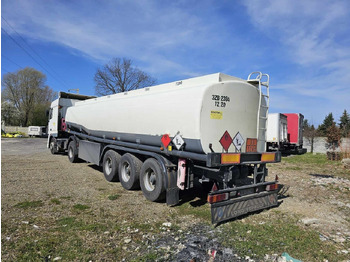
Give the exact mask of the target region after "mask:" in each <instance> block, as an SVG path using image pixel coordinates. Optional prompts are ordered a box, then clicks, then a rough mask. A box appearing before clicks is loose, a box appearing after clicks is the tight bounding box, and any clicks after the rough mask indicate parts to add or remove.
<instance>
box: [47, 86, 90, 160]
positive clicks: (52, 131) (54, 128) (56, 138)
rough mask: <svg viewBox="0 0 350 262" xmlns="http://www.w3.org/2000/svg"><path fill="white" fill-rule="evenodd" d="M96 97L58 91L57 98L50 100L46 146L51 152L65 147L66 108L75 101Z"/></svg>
mask: <svg viewBox="0 0 350 262" xmlns="http://www.w3.org/2000/svg"><path fill="white" fill-rule="evenodd" d="M91 98H96V97H95V96H86V95H79V94H71V93H65V92H60V93H59V95H58V98H57V99H56V100H54V101H52V103H51V106H50V111H49V123H48V130H47V134H48V138H47V147H48V148H50V151H51V153H53V154H55V153H57V152H60V151H64V150H65V149H66V145H65V144H66V143H64V142H65V141H66V133H65V132H64V131H65V129H66V125H65V116H66V112H67V108H68V107H71V106H73V105H74V104H75V103H76V102H77V101H81V100H86V99H91Z"/></svg>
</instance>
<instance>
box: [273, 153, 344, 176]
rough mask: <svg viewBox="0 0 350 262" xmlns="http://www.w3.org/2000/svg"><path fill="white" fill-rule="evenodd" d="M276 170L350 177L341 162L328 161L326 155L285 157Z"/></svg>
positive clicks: (275, 165) (276, 165) (309, 154)
mask: <svg viewBox="0 0 350 262" xmlns="http://www.w3.org/2000/svg"><path fill="white" fill-rule="evenodd" d="M273 166H274V167H275V168H283V169H285V170H295V171H305V172H312V173H314V172H319V173H320V174H324V175H332V176H334V177H340V178H347V179H349V177H350V171H349V170H345V169H344V168H343V166H342V164H341V162H340V161H330V160H327V156H326V155H325V154H319V153H317V154H311V153H306V154H303V155H292V156H289V157H283V158H282V162H281V163H279V164H274V165H273Z"/></svg>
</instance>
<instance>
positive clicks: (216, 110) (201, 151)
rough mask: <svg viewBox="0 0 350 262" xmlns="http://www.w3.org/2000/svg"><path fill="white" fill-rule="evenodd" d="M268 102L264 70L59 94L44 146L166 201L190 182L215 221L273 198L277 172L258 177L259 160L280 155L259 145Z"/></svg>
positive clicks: (262, 171) (262, 165) (273, 202)
mask: <svg viewBox="0 0 350 262" xmlns="http://www.w3.org/2000/svg"><path fill="white" fill-rule="evenodd" d="M268 107H269V75H267V74H262V73H261V72H254V73H251V74H250V75H249V76H248V78H247V80H243V79H240V78H237V77H233V76H229V75H226V74H223V73H216V74H211V75H205V76H201V77H195V78H190V79H185V80H181V81H176V82H171V83H167V84H161V85H157V86H150V87H146V88H142V89H138V90H133V91H128V92H123V93H118V94H114V95H107V96H102V97H92V96H84V95H79V94H70V93H65V92H60V93H59V97H58V99H57V100H55V101H53V102H52V104H51V109H50V119H49V125H48V126H49V135H48V141H47V147H48V148H49V149H50V151H51V153H53V154H55V153H58V152H66V153H67V155H68V159H69V161H70V162H72V163H74V162H77V161H79V160H83V161H87V162H90V163H93V164H96V165H98V166H102V169H103V174H104V177H105V178H106V180H107V181H109V182H116V181H120V183H121V185H122V186H123V187H124V188H125V189H126V190H134V189H139V188H141V190H142V192H143V195H144V196H145V198H146V199H148V200H150V201H157V202H158V201H162V200H163V201H164V199H165V201H166V203H167V204H168V205H171V206H173V205H176V204H178V203H179V193H180V191H182V190H188V189H191V188H192V187H193V186H194V184H198V183H200V184H202V185H203V190H204V188H208V189H209V190H208V189H207V191H208V195H207V201H208V203H209V204H210V208H211V220H212V223H214V224H217V223H220V222H222V221H226V220H229V219H232V218H235V217H239V216H241V215H244V214H247V213H251V212H254V211H258V210H263V209H266V208H270V207H274V206H277V205H278V200H277V195H278V188H279V185H278V178H277V176H276V178H275V179H272V181H267V180H266V176H267V175H268V169H267V167H266V164H267V163H276V162H280V161H281V154H280V152H278V151H277V152H272V153H271V152H266V128H267V115H268ZM194 182H195V183H194Z"/></svg>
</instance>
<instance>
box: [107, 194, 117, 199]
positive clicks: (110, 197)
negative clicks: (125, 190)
mask: <svg viewBox="0 0 350 262" xmlns="http://www.w3.org/2000/svg"><path fill="white" fill-rule="evenodd" d="M119 197H120V195H118V194H116V195H110V196H108V199H109V200H116V199H118V198H119Z"/></svg>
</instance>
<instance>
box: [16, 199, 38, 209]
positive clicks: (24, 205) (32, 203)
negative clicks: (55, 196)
mask: <svg viewBox="0 0 350 262" xmlns="http://www.w3.org/2000/svg"><path fill="white" fill-rule="evenodd" d="M43 205H44V203H43V202H42V201H41V200H39V201H24V202H20V203H17V204H16V205H15V207H18V208H23V209H28V208H36V207H42V206H43Z"/></svg>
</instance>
